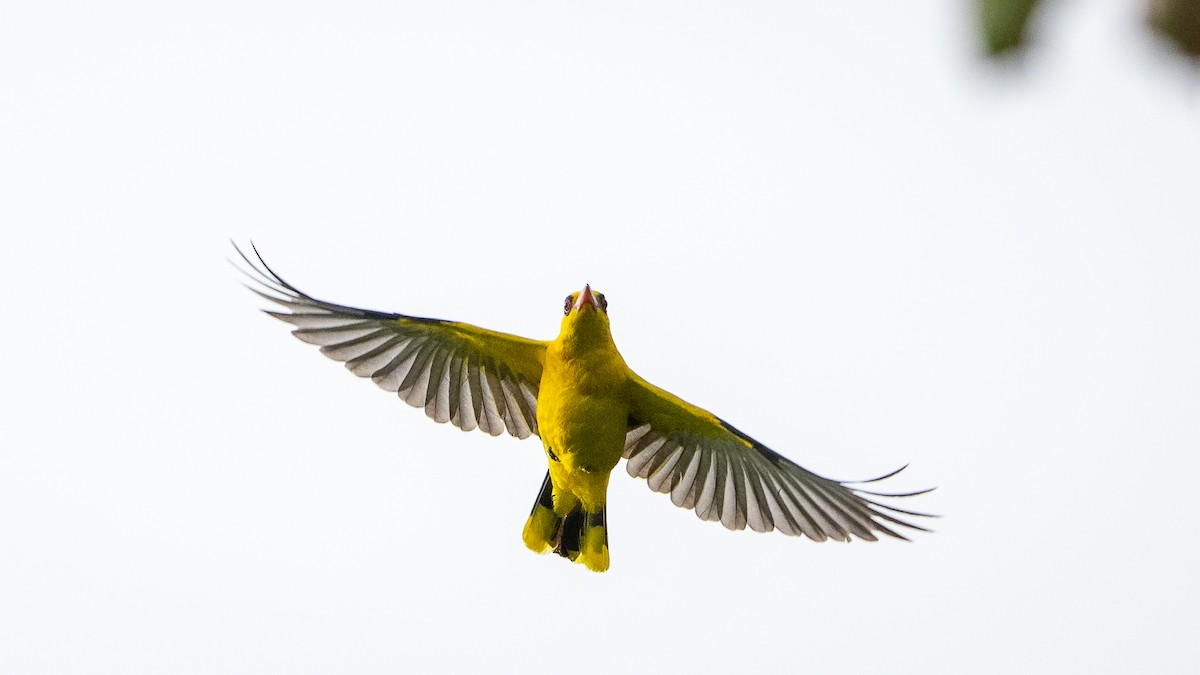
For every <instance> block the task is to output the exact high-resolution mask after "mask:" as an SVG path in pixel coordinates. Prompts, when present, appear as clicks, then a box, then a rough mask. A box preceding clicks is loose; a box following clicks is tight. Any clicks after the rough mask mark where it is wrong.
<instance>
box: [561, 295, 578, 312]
mask: <svg viewBox="0 0 1200 675" xmlns="http://www.w3.org/2000/svg"><path fill="white" fill-rule="evenodd" d="M574 304H575V296H573V295H568V296H567V301H566V302H564V303H563V314H570V313H571V306H572V305H574Z"/></svg>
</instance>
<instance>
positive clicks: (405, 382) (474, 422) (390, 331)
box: [234, 245, 546, 438]
mask: <svg viewBox="0 0 1200 675" xmlns="http://www.w3.org/2000/svg"><path fill="white" fill-rule="evenodd" d="M234 248H235V249H237V247H236V245H235V246H234ZM237 252H238V255H240V256H241V257H242V260H244V261H245V262H246V264H247V265H249V266H250V270H252V271H246V270H242V271H243V272H245V273H246V274H247V276H249V277H250V278H251V280H253V281H254V282H255V283H256V284H257V286H258V287H257V288H256V287H254V286H250V287H249V288H250V290H252V291H254V292H255V293H257V294H259V295H261V296H262V297H264V298H266V299H267V300H270V301H271V302H273V303H275V304H277V305H280V306H282V307H283V308H284V309H285V310H286V311H270V310H264V311H266V312H267V313H268V314H270V315H271V316H273V317H275V318H277V319H280V320H282V321H286V322H288V323H290V324H292V325H293V326H296V328H295V330H293V331H292V334H293V335H295V336H296V337H298V338H300V339H301V340H303V341H305V342H309V343H312V344H315V345H320V346H321V352H322V353H323V354H325V355H326V356H328V357H329V358H331V359H334V360H336V361H342V362H344V363H345V364H346V367H347V368H349V369H350V371H351V372H353V373H354V374H355V375H358V376H359V377H369V378H371V379H372V380H374V382H375V384H377V385H379V386H380V387H382V388H383V389H386V390H387V391H393V392H396V393H397V394H399V396H400V398H401V399H402V400H403V401H404V402H405V403H408V404H409V405H412V406H415V407H418V408H422V407H423V408H424V409H425V414H427V415H429V416H430V417H431V418H433V419H434V420H436V421H438V422H450V423H451V424H453V425H454V426H456V427H458V428H460V429H462V430H464V431H470V430H471V429H475V428H479V429H481V430H483V431H486V432H488V433H490V434H491V435H493V436H498V435H500V434H501V433H503V432H504V431H505V430H507V431H508V433H510V434H512V435H513V436H516V437H517V438H527V437H529V436H530V435H536V434H537V432H538V430H537V398H538V388H539V386H540V384H541V380H542V362H543V360H544V358H545V353H546V343H545V342H541V341H539V340H530V339H526V338H522V337H517V336H515V335H508V334H506V333H498V332H496V331H490V330H486V329H483V328H479V327H476V326H472V325H470V324H465V323H458V322H454V321H442V320H440V319H424V318H420V317H414V316H406V315H403V314H390V313H385V312H375V311H372V310H367V309H357V308H355V307H347V306H344V305H336V304H334V303H331V302H325V301H324V300H317V299H316V298H314V297H312V296H310V295H307V294H305V293H302V292H301V291H299V290H297V289H296V287H294V286H292V285H291V284H289V283H288V282H286V281H284V280H283V279H282V278H281V277H280V276H279V275H278V274H275V272H274V271H272V270H271V268H270V267H268V266H267V263H266V262H265V261H264V260H263V259H262V256H261V255H258V251H257V250H255V251H254V253H255V257H256V258H257V260H258V262H257V263H256V262H255V261H254V260H251V259H250V257H249V256H247V255H246V254H245V253H242V251H241V249H237Z"/></svg>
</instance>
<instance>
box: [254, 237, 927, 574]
mask: <svg viewBox="0 0 1200 675" xmlns="http://www.w3.org/2000/svg"><path fill="white" fill-rule="evenodd" d="M236 248H237V247H236V245H235V249H236ZM237 252H238V254H239V255H240V256H241V258H242V260H244V261H245V262H246V264H247V265H249V266H250V269H251V270H252V272H246V273H247V275H248V276H250V278H251V279H253V280H254V281H255V282H256V283H257V284H259V286H261V289H260V288H254V287H250V289H251V290H253V291H254V292H255V293H258V294H259V295H261V296H262V297H264V298H266V299H267V300H269V301H271V302H273V303H276V304H278V305H280V306H282V307H283V308H284V310H285V311H271V310H266V311H267V313H268V314H270V315H271V316H274V317H275V318H277V319H281V320H283V321H286V322H288V323H290V324H292V325H293V326H295V327H296V328H295V330H293V331H292V333H293V334H294V335H295V336H296V337H298V338H300V339H301V340H303V341H305V342H309V343H312V344H316V345H320V346H321V352H322V353H323V354H325V355H326V356H328V357H330V358H332V359H334V360H337V361H342V362H344V363H345V364H346V367H347V368H349V369H350V371H351V372H353V373H354V374H355V375H358V376H360V377H369V378H371V379H372V380H373V381H374V382H375V384H377V385H379V386H380V387H382V388H383V389H385V390H387V391H391V392H395V393H396V394H398V395H399V396H400V398H401V399H403V400H404V402H406V403H408V404H409V405H412V406H416V407H419V408H424V409H425V413H426V414H427V415H429V416H430V417H432V418H433V419H434V420H436V421H438V422H450V423H451V424H453V425H454V426H456V427H458V428H460V429H462V430H464V431H469V430H472V429H476V428H478V429H481V430H483V431H486V432H488V433H490V434H491V435H493V436H498V435H500V434H501V433H504V432H505V431H507V432H508V433H509V434H512V435H513V436H516V437H517V438H528V437H529V436H540V437H541V439H542V448H543V450H544V451H545V453H546V460H547V463H548V464H549V469H548V471H547V472H546V478H545V480H544V481H543V482H542V489H541V492H540V493H539V494H538V498H537V501H536V502H534V505H533V511H532V512H531V513H530V514H529V518H528V520H526V522H525V531H524V534H523V539H524V540H525V545H526V546H528V547H529V548H530V549H532V550H534V551H536V552H538V553H546V552H548V551H554V552H555V553H557V554H558V555H560V556H563V557H564V558H568V559H570V560H573V561H575V562H578V563H582V564H583V565H585V566H586V567H587V568H588V569H590V570H594V571H597V572H603V571H604V570H606V569H608V530H607V524H606V522H605V493H606V492H607V489H608V477H609V474H610V473H611V472H612V470H613V468H615V467H616V466H617V462H618V461H620V459H621V458H622V457H624V458H625V459H626V460H627V461H626V468H627V469H628V471H629V475H631V476H634V477H636V478H644V479H646V480H647V482H648V483H649V485H650V487H651V489H653V490H655V491H657V492H663V493H668V494H670V495H671V501H672V502H673V503H674V504H675V505H676V506H681V507H684V508H688V509H692V510H694V511H695V512H696V515H697V516H699V517H700V518H703V519H704V520H719V521H721V524H722V525H724V526H725V527H727V528H729V529H731V530H741V529H745V528H746V526H749V527H750V528H751V529H753V530H756V531H759V532H769V531H770V530H773V529H777V530H779V531H781V532H783V533H784V534H790V535H796V536H799V535H804V536H807V537H809V538H811V539H813V540H814V541H825V540H826V539H836V540H839V541H849V540H850V539H851V537H852V536H854V537H859V538H860V539H864V540H868V541H875V540H876V537H875V534H874V533H876V532H879V533H882V534H886V535H889V536H892V537H896V538H899V539H905V537H903V536H902V535H900V534H898V533H897V532H895V531H894V530H892V529H891V528H890V527H889V525H900V526H904V527H908V528H912V529H916V530H925V528H922V527H919V526H917V525H913V524H911V523H908V522H905V521H904V520H901V519H900V518H899V517H898V514H903V515H908V516H920V517H929V514H924V513H917V512H913V511H906V510H903V509H899V508H896V507H893V506H889V505H886V504H884V503H882V502H879V501H875V500H873V499H871V498H870V497H911V496H914V495H918V494H923V493H926V492H929V491H930V490H921V491H917V492H908V493H893V494H887V493H879V492H870V491H867V490H863V489H861V488H860V487H851V486H852V485H858V484H861V483H870V482H875V481H879V480H883V479H884V478H888V477H890V476H893V475H895V474H896V473H899V471H901V470H903V468H904V467H901V468H900V469H897V470H896V471H893V472H892V473H889V474H887V475H885V476H881V477H879V478H875V479H872V480H870V481H859V482H857V483H844V482H839V481H834V480H830V479H827V478H822V477H821V476H818V475H816V474H814V473H812V472H811V471H808V470H806V469H804V468H803V467H801V466H799V465H797V464H795V463H794V462H792V461H791V460H789V459H787V458H786V457H784V456H782V455H780V454H778V453H776V452H774V451H773V450H770V449H768V448H767V447H765V446H763V445H762V444H761V443H759V442H758V441H755V440H754V439H753V438H750V437H749V436H747V435H746V434H744V433H742V432H741V431H738V430H737V429H735V428H734V427H733V426H731V425H729V424H728V423H726V422H725V421H724V420H721V419H720V418H718V417H716V416H715V415H713V414H712V413H710V412H708V411H707V410H704V409H703V408H699V407H697V406H694V405H692V404H690V403H688V402H686V401H684V400H682V399H680V398H678V397H676V396H674V395H672V394H670V393H669V392H666V391H663V390H662V389H659V388H658V387H656V386H654V385H652V384H650V383H649V382H647V381H645V380H643V379H642V378H640V377H638V375H637V374H636V373H634V372H633V371H632V370H630V369H629V366H627V365H625V360H624V359H623V358H621V354H620V352H618V351H617V347H616V345H615V344H613V340H612V334H611V333H610V331H609V323H608V302H607V301H606V300H605V297H604V294H603V293H598V292H595V291H593V290H592V289H591V287H589V286H586V285H585V286H584V287H583V290H582V291H578V292H575V293H572V294H570V295H568V296H567V298H566V300H565V301H564V303H563V319H562V326H561V328H560V329H559V333H558V337H557V338H555V339H553V340H551V341H549V342H546V341H541V340H530V339H527V338H523V337H517V336H515V335H508V334H505V333H498V332H495V331H490V330H486V329H483V328H478V327H476V326H472V325H469V324H465V323H458V322H455V321H443V320H440V319H425V318H420V317H415V316H406V315H404V314H391V313H386V312H376V311H371V310H366V309H357V308H354V307H347V306H344V305H337V304H333V303H331V302H325V301H324V300H318V299H316V298H314V297H312V296H310V295H307V294H305V293H303V292H301V291H300V290H298V289H297V288H296V287H295V286H292V285H291V284H289V283H288V282H286V281H284V280H283V278H282V277H280V276H279V275H278V274H276V273H275V272H274V271H273V270H272V269H271V268H270V267H268V266H267V264H266V262H265V261H264V260H263V259H262V256H261V255H259V254H258V250H257V249H255V250H254V253H255V256H256V258H257V260H258V262H257V264H256V263H255V261H253V260H251V259H250V258H249V257H247V256H246V254H244V253H242V251H241V250H240V249H238V250H237ZM243 271H244V272H245V270H243ZM868 495H869V496H870V497H869V496H868ZM893 514H897V515H893Z"/></svg>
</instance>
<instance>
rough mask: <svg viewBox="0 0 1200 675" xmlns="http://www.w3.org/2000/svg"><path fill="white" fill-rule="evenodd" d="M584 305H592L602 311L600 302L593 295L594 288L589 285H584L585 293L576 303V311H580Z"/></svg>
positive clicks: (581, 294)
mask: <svg viewBox="0 0 1200 675" xmlns="http://www.w3.org/2000/svg"><path fill="white" fill-rule="evenodd" d="M584 305H591V306H592V307H595V308H596V309H600V301H599V300H597V299H596V296H594V295H592V287H591V286H590V285H589V284H584V285H583V292H582V293H580V294H579V299H578V300H576V301H575V311H577V312H578V311H579V310H580V309H582V308H583V306H584Z"/></svg>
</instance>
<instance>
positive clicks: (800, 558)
mask: <svg viewBox="0 0 1200 675" xmlns="http://www.w3.org/2000/svg"><path fill="white" fill-rule="evenodd" d="M177 4H178V3H167V4H166V5H164V4H163V3H154V2H144V3H132V2H114V3H53V4H52V3H19V6H15V7H14V6H9V7H8V8H7V9H6V10H5V12H4V15H5V16H4V19H3V21H2V22H0V90H2V91H3V104H2V105H0V222H2V223H3V225H4V232H5V234H4V235H3V242H4V245H3V246H0V282H2V283H3V288H4V291H5V318H4V319H3V322H4V327H5V330H3V331H2V332H0V336H2V337H0V340H2V341H3V345H4V347H5V349H4V358H5V366H4V369H3V370H4V375H3V377H2V378H0V394H2V395H3V399H4V405H3V406H0V419H2V429H3V434H2V436H3V441H2V442H0V669H2V670H4V671H5V672H9V673H53V674H55V675H68V674H73V673H123V674H138V673H171V674H172V675H184V674H189V673H270V672H275V673H395V672H464V673H465V672H559V671H561V672H567V671H571V672H579V673H622V672H649V671H651V670H654V671H658V672H692V673H706V672H759V671H763V672H800V671H801V670H803V671H804V672H812V673H830V672H848V673H880V672H887V673H892V674H905V673H1022V674H1025V673H1067V672H1076V673H1083V672H1086V673H1131V672H1144V673H1184V672H1190V669H1192V668H1194V667H1195V663H1196V662H1197V660H1198V659H1200V649H1198V647H1197V642H1196V639H1195V635H1196V632H1197V630H1198V629H1200V610H1198V609H1197V608H1198V607H1200V581H1198V578H1200V575H1197V573H1196V570H1197V569H1200V549H1198V546H1197V544H1196V537H1195V535H1194V533H1193V525H1194V520H1195V517H1196V513H1197V512H1198V511H1200V500H1198V498H1197V497H1196V478H1195V476H1196V475H1197V472H1198V471H1200V459H1198V456H1197V450H1200V311H1198V308H1200V264H1198V262H1200V217H1198V216H1197V205H1198V195H1200V90H1198V88H1197V81H1196V79H1195V77H1194V76H1192V75H1191V74H1189V73H1188V72H1187V69H1186V68H1185V67H1184V66H1183V65H1181V64H1179V63H1177V62H1176V61H1175V60H1174V58H1173V57H1171V56H1170V55H1168V54H1167V53H1165V52H1163V51H1161V50H1160V49H1159V47H1158V45H1157V44H1156V43H1154V42H1153V40H1152V39H1151V38H1150V37H1149V36H1148V35H1147V34H1145V32H1144V31H1143V30H1142V27H1141V19H1140V16H1139V15H1138V12H1139V11H1140V5H1139V3H1128V2H1118V1H1116V0H1113V1H1111V2H1089V3H1055V6H1054V7H1053V8H1052V10H1051V13H1050V14H1049V15H1047V16H1046V17H1045V19H1046V21H1045V22H1043V24H1041V25H1040V28H1039V36H1040V45H1039V48H1038V49H1037V50H1036V52H1034V53H1033V54H1031V55H1030V58H1027V59H1026V60H1025V61H1024V62H1023V63H1019V64H1009V65H1007V66H1002V67H991V66H989V65H988V64H984V63H982V62H980V60H979V59H978V58H977V52H978V45H977V44H976V42H975V40H974V37H973V34H972V27H971V17H970V16H969V13H968V11H967V9H966V5H967V4H968V3H961V4H962V5H963V6H960V3H951V2H915V3H914V2H906V3H892V2H872V3H865V4H864V3H853V5H854V6H853V7H850V6H846V7H834V4H835V3H800V2H756V3H745V2H633V3H624V2H606V3H564V2H539V3H529V2H478V3H476V2H438V3H391V2H385V3H376V2H340V3H329V4H328V5H323V4H316V3H272V2H207V3H195V4H194V5H193V7H192V8H190V9H186V8H181V7H178V6H177ZM230 238H233V239H236V240H237V241H238V242H241V243H245V242H247V241H248V240H250V239H253V240H254V241H255V243H256V244H258V245H259V248H260V250H261V251H262V252H263V254H264V256H265V257H266V258H267V260H268V262H270V263H271V264H272V265H273V266H274V267H275V269H276V270H277V271H279V272H280V273H281V274H283V276H284V277H285V278H287V279H288V280H289V281H292V282H293V283H294V284H296V285H298V286H299V287H300V288H301V289H303V290H305V291H307V292H309V293H312V294H314V295H316V296H317V297H321V298H325V299H328V300H332V301H336V302H340V303H345V304H351V305H357V306H362V307H368V308H373V309H380V310H387V311H399V312H405V313H410V314H416V315H421V316H434V317H439V318H449V319H456V320H461V321H468V322H472V323H476V324H479V325H482V326H486V327H489V328H493V329H497V330H503V331H507V332H512V333H517V334H521V335H527V336H530V337H536V338H545V339H548V338H551V337H553V336H554V335H555V333H556V331H557V329H558V324H559V319H560V318H561V313H560V312H561V303H562V298H563V296H564V295H566V294H567V293H568V292H570V291H572V290H577V289H578V288H580V287H581V286H582V285H583V284H584V283H585V282H587V283H591V284H592V285H593V286H594V287H596V288H598V289H599V290H601V291H603V292H604V293H605V294H606V295H607V297H608V300H609V303H610V307H609V311H610V316H611V319H612V324H613V333H614V336H615V339H616V341H617V344H618V346H619V347H620V348H621V350H622V353H623V354H624V356H625V358H626V360H627V361H628V363H629V364H630V365H631V367H633V368H634V369H635V370H636V371H638V372H639V373H640V374H641V375H642V376H644V377H645V378H647V379H648V380H650V381H652V382H654V383H655V384H658V385H659V386H662V387H664V388H666V389H668V390H670V391H672V392H674V393H676V394H677V395H680V396H682V397H684V398H686V399H688V400H689V401H692V402H693V403H696V404H698V405H701V406H704V407H706V408H708V409H709V410H711V411H713V412H714V413H716V414H718V415H720V416H721V417H723V418H724V419H726V420H728V421H729V422H730V423H732V424H734V425H736V426H737V427H738V428H740V429H742V430H744V431H746V432H747V433H749V434H751V435H753V436H754V437H756V438H757V439H759V440H760V441H762V442H764V443H765V444H767V445H768V446H770V447H772V448H774V449H776V450H777V451H779V452H782V453H783V454H785V455H787V456H788V457H790V458H792V459H794V460H796V461H797V462H799V463H800V464H802V465H804V466H805V467H807V468H809V469H811V470H814V471H817V472H818V473H821V474H823V475H827V476H831V477H834V478H841V479H853V478H865V477H869V476H874V475H878V474H881V473H884V472H887V471H890V470H892V469H894V468H896V467H898V466H900V465H903V464H905V463H909V464H910V467H909V468H908V469H907V470H906V471H905V472H904V473H903V474H901V475H900V476H898V477H897V478H895V479H893V480H892V481H889V485H890V486H891V487H892V488H894V489H898V490H903V489H918V488H924V487H929V486H934V485H936V486H938V488H939V489H938V490H937V491H936V492H934V493H932V494H930V495H926V496H922V497H919V498H915V499H913V500H912V501H911V502H909V504H908V505H909V506H911V507H913V508H917V509H918V510H928V511H933V512H936V513H939V514H942V515H943V517H942V518H941V519H940V520H938V521H936V523H935V524H934V527H935V529H936V530H937V531H936V532H935V533H933V534H922V533H916V536H914V537H913V539H914V541H913V542H912V543H904V542H897V541H885V542H881V543H876V544H868V543H864V542H854V543H852V544H849V545H845V544H838V543H834V542H830V543H825V544H815V543H813V542H811V541H808V540H804V539H794V538H790V537H786V536H783V535H781V534H779V533H771V534H756V533H752V532H729V531H726V530H725V529H724V528H722V527H721V526H719V525H717V524H714V523H706V522H702V521H700V520H698V519H697V518H696V517H695V516H694V515H693V514H692V513H690V512H687V511H684V510H681V509H677V508H675V507H674V506H672V505H671V503H670V500H669V499H668V498H667V497H665V496H663V495H658V494H655V493H653V492H651V491H650V490H649V489H648V488H647V487H646V485H645V484H644V482H641V481H636V480H633V479H631V478H629V477H628V476H627V475H626V474H625V471H624V466H623V465H622V466H620V467H618V469H617V471H616V473H615V474H614V480H613V483H612V485H611V488H610V493H609V510H608V516H609V519H608V520H609V530H610V544H611V550H612V568H611V570H610V571H609V572H608V573H606V574H602V575H600V574H594V573H591V572H588V571H587V570H586V569H584V568H583V567H581V566H578V565H571V564H568V563H566V562H565V561H563V560H561V559H559V558H557V557H555V556H545V557H539V556H536V555H534V554H533V553H531V552H529V551H528V550H526V548H525V547H524V546H523V544H522V543H521V536H520V535H521V528H522V526H523V524H524V521H525V518H526V516H527V514H528V512H529V508H530V506H531V505H532V504H533V501H534V499H535V498H536V496H537V492H538V488H539V486H540V485H541V481H542V477H543V475H544V471H545V459H544V457H543V455H542V454H541V450H540V447H539V444H538V443H537V441H536V439H530V440H527V441H517V440H515V439H511V438H508V437H504V438H491V437H489V436H487V435H486V434H482V433H479V432H472V433H463V432H461V431H458V430H456V429H454V428H452V427H450V426H448V425H438V424H435V423H434V422H432V421H431V420H429V419H427V418H426V417H425V416H424V414H423V413H422V412H421V411H419V410H416V409H413V408H410V407H408V406H406V405H405V404H403V403H402V402H400V401H399V400H397V398H396V397H395V396H393V395H390V394H387V393H384V392H382V391H380V390H378V389H377V388H376V387H374V386H373V385H372V384H371V383H370V382H368V381H362V380H359V379H358V378H355V377H354V376H352V375H351V374H350V373H348V372H346V371H345V369H344V368H342V367H341V366H340V365H338V364H336V363H334V362H332V361H330V360H328V359H326V358H324V357H322V356H321V355H320V354H319V353H318V352H317V351H316V350H315V349H314V348H312V347H311V346H309V345H305V344H303V343H301V342H299V341H297V340H295V339H293V338H292V337H291V336H289V335H288V333H287V326H285V325H284V324H282V323H280V322H277V321H274V320H273V319H271V318H270V317H267V316H265V315H263V314H261V313H260V312H258V311H257V310H258V309H259V308H261V307H262V306H263V304H264V303H263V302H262V301H261V300H260V299H258V298H257V297H255V296H253V295H252V294H250V293H248V292H247V291H245V290H244V289H243V288H242V287H241V286H240V285H239V276H238V274H237V273H236V271H235V270H233V269H232V268H231V267H230V266H229V264H228V263H227V262H226V258H228V257H230V256H231V255H232V254H233V250H232V247H231V246H230V244H229V240H230Z"/></svg>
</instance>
